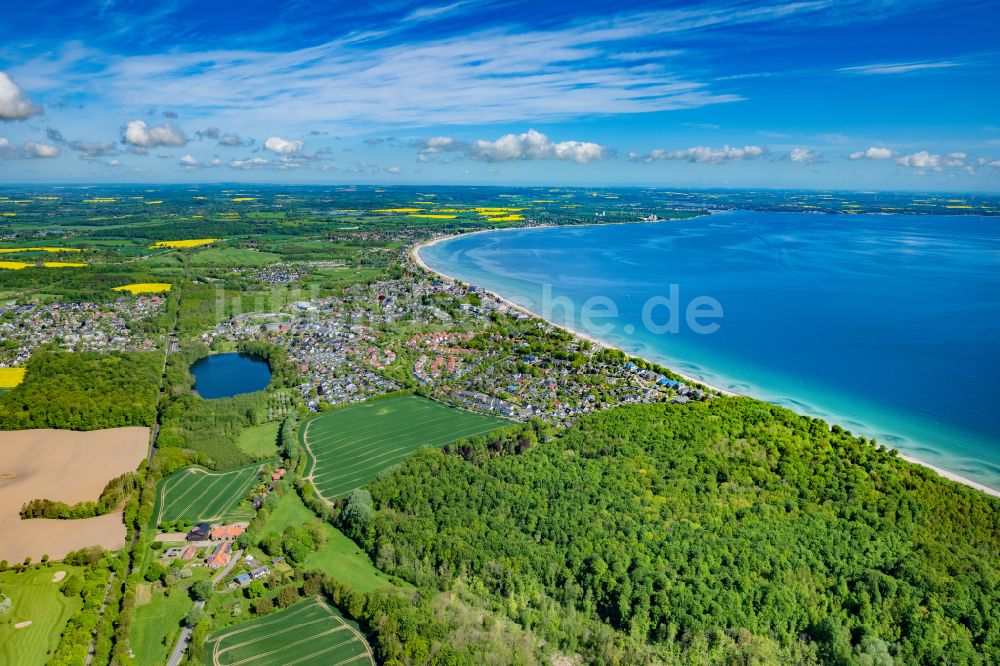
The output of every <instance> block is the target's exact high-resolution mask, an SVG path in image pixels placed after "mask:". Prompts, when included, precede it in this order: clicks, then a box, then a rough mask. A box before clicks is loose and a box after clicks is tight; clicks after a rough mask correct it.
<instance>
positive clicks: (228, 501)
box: [155, 465, 260, 524]
mask: <svg viewBox="0 0 1000 666" xmlns="http://www.w3.org/2000/svg"><path fill="white" fill-rule="evenodd" d="M259 469H260V465H250V466H248V467H241V468H239V469H234V470H230V471H228V472H212V471H210V470H207V469H205V468H204V467H185V468H184V469H181V470H178V471H177V472H174V473H173V474H171V475H170V476H168V477H166V478H165V479H163V480H162V481H160V485H159V489H158V493H157V501H156V505H157V509H156V512H155V516H156V523H157V524H160V523H162V522H164V521H174V520H185V521H187V522H192V523H193V522H199V521H206V522H209V521H223V520H249V519H250V518H252V517H253V509H251V508H250V507H249V506H244V507H241V506H240V502H241V500H243V499H244V498H245V497H246V495H247V493H248V492H250V489H251V488H253V485H254V484H255V483H256V482H257V479H258V470H259Z"/></svg>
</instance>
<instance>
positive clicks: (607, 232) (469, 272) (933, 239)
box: [421, 211, 1000, 488]
mask: <svg viewBox="0 0 1000 666" xmlns="http://www.w3.org/2000/svg"><path fill="white" fill-rule="evenodd" d="M421 258H422V259H423V260H424V261H425V262H426V263H427V264H428V265H429V266H430V267H432V268H434V269H436V270H439V271H440V272H442V273H445V274H447V275H451V276H454V277H457V278H459V279H461V280H463V281H465V282H468V283H471V284H475V285H478V286H481V287H484V288H487V289H489V290H491V291H495V292H497V293H498V294H501V295H502V296H504V297H506V298H508V299H510V300H511V301H514V302H515V303H518V304H519V305H521V306H523V307H526V308H527V309H529V310H531V311H533V312H535V313H537V314H541V315H544V316H546V318H548V319H550V320H551V321H554V322H555V323H558V324H562V325H566V326H569V327H571V328H574V329H575V330H578V331H581V332H584V333H587V334H588V335H591V336H592V337H595V338H598V339H601V340H603V341H605V342H607V343H609V344H612V345H614V346H615V347H618V348H620V349H623V350H625V351H627V352H629V353H632V354H634V355H636V356H640V357H643V358H647V359H650V360H654V361H657V362H660V363H662V364H664V365H666V366H668V367H670V368H673V369H675V370H677V371H679V372H682V373H684V374H687V375H690V376H694V377H696V378H698V379H701V380H702V381H705V382H707V383H710V384H712V385H715V386H719V387H721V388H726V389H729V390H732V391H735V392H738V393H741V394H745V395H750V396H754V397H757V398H761V399H763V400H768V401H770V402H774V403H778V404H781V405H784V406H787V407H790V408H792V409H794V410H796V411H798V412H800V413H804V414H809V415H811V416H818V417H822V418H824V419H826V420H828V421H830V422H831V423H839V424H841V425H842V426H843V427H845V428H847V429H848V430H851V431H852V432H853V433H855V434H863V435H866V436H868V437H875V438H877V439H878V440H879V441H880V442H882V443H884V444H887V445H890V446H893V447H895V448H898V449H899V450H900V451H901V452H903V453H906V454H909V455H912V456H913V457H916V458H919V459H920V460H922V461H924V462H927V463H930V464H932V465H936V466H939V467H942V468H944V469H948V470H951V471H953V472H956V473H958V474H961V475H963V476H966V477H968V478H970V479H973V480H975V481H978V482H980V483H983V484H986V485H988V486H990V487H992V488H1000V218H988V217H972V216H929V215H928V216H923V215H812V214H797V213H769V212H751V211H737V212H726V213H719V214H714V215H709V216H705V217H700V218H694V219H690V220H683V221H671V222H657V223H645V224H625V225H605V226H581V227H548V228H538V229H517V230H505V231H497V232H486V233H477V234H470V235H466V236H460V237H457V238H454V239H450V240H447V241H444V242H441V243H438V244H436V245H432V246H429V247H425V248H423V249H422V250H421ZM712 299H714V300H712ZM585 306H587V309H586V312H585ZM689 308H694V312H695V313H696V314H697V313H698V312H700V313H702V314H703V315H704V314H706V313H707V314H713V312H714V313H716V314H721V316H719V317H706V316H701V317H696V318H695V319H693V320H692V319H690V318H688V317H687V316H686V315H687V311H688V309H689ZM644 311H645V312H646V316H645V317H644V316H643V313H644ZM588 313H589V315H590V316H589V318H588V319H587V320H585V318H584V315H585V314H588ZM608 313H612V314H616V316H600V315H607V314H608ZM671 313H673V314H674V315H675V316H674V317H673V318H672V319H671V316H670V315H671ZM671 324H673V325H671ZM711 324H717V327H714V328H717V330H715V332H712V333H708V332H706V331H705V329H706V328H709V329H710V328H713V327H712V326H711Z"/></svg>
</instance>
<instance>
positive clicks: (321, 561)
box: [260, 490, 395, 592]
mask: <svg viewBox="0 0 1000 666" xmlns="http://www.w3.org/2000/svg"><path fill="white" fill-rule="evenodd" d="M313 521H316V522H318V523H319V524H320V525H321V526H322V529H323V532H324V533H325V534H326V544H324V546H323V547H322V548H321V549H319V550H318V551H316V552H315V553H313V554H312V555H310V556H309V558H308V559H307V560H306V561H305V563H304V564H303V565H302V567H301V569H303V570H304V571H308V570H310V569H318V570H319V571H322V572H323V573H325V574H328V575H330V576H333V577H334V578H336V579H337V580H339V581H340V582H342V583H349V584H351V585H352V586H353V587H354V589H356V590H358V591H359V592H371V591H372V590H375V589H378V588H380V587H391V586H393V585H394V584H395V582H394V579H391V578H390V577H389V576H387V575H386V574H384V573H382V572H381V571H379V570H378V569H376V568H375V565H373V564H372V562H371V560H370V559H368V555H367V554H365V552H364V551H362V550H361V549H360V548H359V547H358V546H357V544H355V543H354V542H353V541H351V540H350V539H349V538H347V537H346V536H345V535H344V534H343V532H341V531H340V530H338V529H336V528H335V527H332V526H331V525H330V524H329V523H327V522H325V521H321V520H320V519H319V518H318V517H317V516H316V515H315V514H314V513H313V512H312V511H310V510H309V508H308V507H307V506H306V505H305V504H303V503H302V499H301V498H300V497H299V496H298V494H297V493H295V492H293V491H291V490H289V491H288V492H286V493H285V495H284V496H283V497H282V498H281V499H280V500H278V505H277V506H276V507H275V508H274V511H272V512H271V515H269V516H268V518H267V522H266V523H265V524H264V526H263V528H262V529H261V532H260V533H261V536H264V535H268V534H281V533H282V532H284V531H285V528H286V527H288V526H289V525H302V524H304V523H309V522H313Z"/></svg>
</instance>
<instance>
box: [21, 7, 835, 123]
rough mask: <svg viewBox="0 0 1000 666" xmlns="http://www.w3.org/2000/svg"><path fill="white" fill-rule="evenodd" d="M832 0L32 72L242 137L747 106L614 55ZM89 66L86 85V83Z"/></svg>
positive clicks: (57, 65)
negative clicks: (250, 132) (277, 126)
mask: <svg viewBox="0 0 1000 666" xmlns="http://www.w3.org/2000/svg"><path fill="white" fill-rule="evenodd" d="M827 4H828V0H814V1H805V2H792V3H785V4H779V5H773V6H765V7H759V6H752V5H750V4H737V5H735V6H711V5H705V6H698V7H688V8H658V9H652V10H646V11H634V10H633V11H622V12H620V13H617V14H615V15H614V16H611V17H605V16H602V17H600V18H599V19H593V20H590V21H578V20H571V19H567V20H565V21H564V22H563V23H561V24H552V23H549V24H546V25H545V27H544V29H537V28H536V29H532V28H530V27H527V28H526V27H525V26H523V25H520V26H511V25H509V24H502V25H493V26H489V27H483V28H481V29H480V28H474V29H472V30H468V29H466V30H465V31H462V32H458V33H456V32H454V31H444V32H440V33H435V32H433V31H427V32H426V33H425V34H423V35H422V36H421V37H420V38H419V39H415V40H406V41H405V42H404V43H399V42H398V41H395V40H383V39H379V38H378V33H372V34H369V35H365V34H360V33H359V34H351V35H347V36H344V37H340V38H337V39H334V40H331V41H328V42H325V43H320V44H311V45H309V46H308V47H304V48H300V49H295V50H282V49H281V48H260V49H258V50H251V49H248V48H241V49H221V48H206V49H202V50H199V51H192V50H186V49H176V50H168V51H164V52H154V53H143V54H137V55H130V56H122V55H118V54H112V53H106V52H103V51H99V50H97V49H95V48H92V47H86V46H82V45H80V44H73V45H72V46H69V45H67V46H66V47H64V49H63V52H58V53H55V54H47V55H46V56H45V57H44V58H43V57H41V56H39V57H37V58H35V59H34V60H28V61H27V62H25V63H24V64H23V65H22V67H23V68H24V69H25V70H26V71H31V70H36V71H43V72H44V74H45V76H44V82H45V87H44V89H45V90H46V91H49V90H58V91H60V92H61V94H64V95H67V96H69V95H85V94H88V93H91V92H92V91H93V90H95V89H98V90H100V92H101V98H102V102H103V103H104V104H106V105H108V106H109V107H112V108H114V107H117V108H130V107H131V105H133V104H134V103H135V100H137V99H141V100H143V104H145V105H148V106H149V107H151V108H175V109H176V110H178V111H182V112H183V113H184V114H188V113H190V115H198V116H199V117H202V118H205V120H206V121H209V122H211V123H213V124H214V125H215V126H216V127H226V125H224V124H223V123H232V122H237V121H238V122H240V123H241V127H254V126H258V127H267V126H273V123H274V122H275V119H276V118H278V119H280V121H281V123H282V126H286V127H308V126H309V124H311V123H323V127H324V128H325V129H328V130H331V131H337V130H346V131H351V132H357V133H365V132H370V131H371V130H373V129H374V128H376V127H377V128H379V129H380V130H381V129H382V128H385V127H386V126H391V127H394V128H395V127H400V126H406V125H409V126H424V127H427V126H439V125H463V124H474V125H477V126H481V125H486V124H490V123H498V122H523V123H533V122H543V121H544V122H547V121H552V120H556V119H563V118H572V117H580V116H592V115H611V114H636V113H647V112H657V111H667V110H674V109H692V108H698V107H702V106H705V105H709V104H722V103H730V102H737V101H741V100H742V99H744V98H743V97H742V96H741V95H740V94H737V93H735V92H730V91H716V90H714V89H713V87H712V86H713V85H714V84H712V82H711V81H710V80H707V79H704V78H701V77H700V76H696V75H694V74H693V73H690V74H689V73H687V72H685V71H683V70H681V68H682V67H683V66H684V63H680V62H678V63H676V65H675V64H674V63H673V62H671V61H670V60H665V61H664V62H649V63H641V62H640V63H639V64H638V65H637V62H636V61H635V60H628V56H626V59H624V60H622V59H616V58H615V56H616V55H618V54H621V53H627V54H628V53H639V52H642V51H643V50H644V49H636V48H635V47H636V46H637V45H639V44H649V43H660V44H662V43H668V42H669V41H670V39H671V37H673V36H677V35H683V36H684V38H685V39H687V36H688V35H689V34H690V33H691V32H692V31H708V30H711V29H713V28H717V27H720V26H724V25H753V24H766V23H768V22H769V21H771V20H773V19H775V18H777V17H780V18H781V19H782V20H788V19H790V18H791V17H792V16H799V17H804V16H809V15H813V14H815V13H817V12H819V11H822V10H823V8H824V7H825V6H826V5H827ZM527 19H528V20H530V17H527ZM473 25H474V24H473ZM82 67H87V72H88V73H87V76H86V77H81V76H80V73H79V71H80V69H81V68H82ZM39 78H40V79H41V78H42V77H41V76H40V77H39ZM345 91H349V94H345ZM180 102H183V107H182V106H180V105H179V104H180ZM206 110H209V111H208V113H206ZM206 124H208V122H206Z"/></svg>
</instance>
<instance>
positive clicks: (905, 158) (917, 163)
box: [896, 150, 941, 169]
mask: <svg viewBox="0 0 1000 666" xmlns="http://www.w3.org/2000/svg"><path fill="white" fill-rule="evenodd" d="M896 164H898V165H900V166H905V167H912V168H914V169H940V168H941V156H940V155H933V154H931V153H928V152H927V151H926V150H921V151H920V152H917V153H912V154H910V155H902V156H901V157H898V158H897V159H896Z"/></svg>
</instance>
